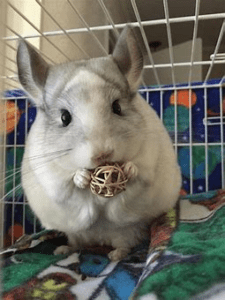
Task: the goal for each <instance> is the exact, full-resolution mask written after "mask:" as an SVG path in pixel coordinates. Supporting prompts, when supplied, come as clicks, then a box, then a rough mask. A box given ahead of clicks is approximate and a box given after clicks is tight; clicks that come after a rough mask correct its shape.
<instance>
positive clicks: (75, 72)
mask: <svg viewBox="0 0 225 300" xmlns="http://www.w3.org/2000/svg"><path fill="white" fill-rule="evenodd" d="M17 64H18V75H19V80H20V82H21V84H22V86H23V88H24V89H25V90H26V91H27V93H28V94H29V96H30V97H31V99H33V101H34V103H35V105H36V106H37V109H38V114H37V119H36V121H35V122H38V126H35V127H36V130H35V134H37V130H38V129H37V128H40V132H41V134H37V137H35V139H34V140H35V142H36V143H37V146H38V147H39V148H41V147H42V145H43V148H44V149H45V150H44V151H45V152H48V151H49V152H51V153H52V152H54V151H63V150H65V151H66V153H67V155H66V156H65V157H64V159H65V160H64V161H63V160H62V159H61V160H60V162H59V163H60V164H65V165H64V167H65V168H69V169H70V168H78V167H79V168H87V169H92V168H95V167H96V166H98V165H102V164H104V163H106V162H124V161H127V160H132V159H134V157H135V156H137V155H138V152H139V150H140V147H141V143H142V141H143V137H142V134H141V132H142V130H141V129H142V127H143V125H144V124H143V118H142V116H141V114H140V113H139V111H138V97H137V89H138V86H139V83H140V79H141V73H142V69H143V55H142V52H141V49H140V47H139V44H138V42H137V40H136V38H135V34H134V33H133V29H131V28H130V27H126V28H125V29H124V30H123V31H122V34H121V35H120V37H119V40H118V42H117V44H116V46H115V50H114V52H113V54H112V55H110V56H108V57H103V58H94V59H90V60H83V61H72V62H67V63H64V64H61V65H56V66H50V65H48V64H47V63H46V61H45V60H44V59H43V58H42V57H41V56H40V55H39V54H38V53H37V52H36V50H35V49H34V48H33V47H32V46H31V45H29V44H28V43H26V42H24V41H21V42H20V44H19V48H18V53H17ZM36 125H37V124H36ZM30 134H34V133H33V132H32V130H31V133H30Z"/></svg>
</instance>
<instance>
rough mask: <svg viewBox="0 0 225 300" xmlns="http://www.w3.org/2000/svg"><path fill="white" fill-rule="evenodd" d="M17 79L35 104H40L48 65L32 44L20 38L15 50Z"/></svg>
mask: <svg viewBox="0 0 225 300" xmlns="http://www.w3.org/2000/svg"><path fill="white" fill-rule="evenodd" d="M17 66H18V76H19V81H20V83H21V84H22V86H23V88H24V89H25V91H27V92H28V94H29V95H30V96H31V97H32V99H33V100H34V102H35V104H36V105H37V106H40V105H41V102H42V99H43V89H44V86H45V82H46V79H47V75H48V69H49V65H48V64H47V63H46V61H45V60H44V59H43V58H42V57H41V56H40V55H39V54H38V53H37V51H36V50H35V49H34V47H33V46H31V45H30V44H28V43H27V42H25V41H24V40H21V41H20V42H19V46H18V51H17Z"/></svg>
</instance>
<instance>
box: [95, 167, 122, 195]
mask: <svg viewBox="0 0 225 300" xmlns="http://www.w3.org/2000/svg"><path fill="white" fill-rule="evenodd" d="M127 180H128V179H127V178H126V176H125V174H124V172H123V165H122V166H121V165H119V164H118V163H115V164H107V165H105V166H99V167H97V168H96V169H95V170H94V172H93V173H92V174H91V183H90V188H91V191H92V193H93V194H95V195H99V196H102V197H105V198H110V197H113V196H115V195H117V194H119V193H121V192H122V191H124V190H125V189H126V182H127Z"/></svg>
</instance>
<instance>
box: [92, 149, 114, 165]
mask: <svg viewBox="0 0 225 300" xmlns="http://www.w3.org/2000/svg"><path fill="white" fill-rule="evenodd" d="M113 152H114V151H113V150H109V151H105V152H104V151H101V152H99V153H98V154H97V155H94V156H93V157H92V162H93V163H94V164H96V165H97V166H98V165H103V164H105V163H107V162H108V163H109V162H110V160H111V159H112V157H113Z"/></svg>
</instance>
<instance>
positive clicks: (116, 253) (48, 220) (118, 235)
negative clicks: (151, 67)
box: [17, 27, 181, 260]
mask: <svg viewBox="0 0 225 300" xmlns="http://www.w3.org/2000/svg"><path fill="white" fill-rule="evenodd" d="M139 48H140V47H139V44H138V42H137V40H136V39H135V34H134V32H133V29H132V28H130V27H126V28H125V29H124V30H123V32H122V34H121V36H120V38H119V40H118V42H117V44H116V46H115V50H114V52H113V54H112V55H110V56H108V57H103V58H94V59H90V60H82V61H72V62H68V63H64V64H60V65H56V66H49V65H48V64H47V63H46V62H45V61H44V60H43V58H41V57H40V55H39V54H38V53H37V52H36V51H35V49H34V48H33V47H32V46H31V45H29V44H28V43H26V42H24V41H21V42H20V44H19V48H18V54H17V63H18V74H19V80H20V82H21V84H22V85H23V87H24V89H25V90H26V91H27V92H28V94H29V95H30V97H31V99H33V101H34V103H35V104H36V106H37V109H38V111H37V116H36V120H35V122H34V124H33V126H32V128H31V130H30V133H29V135H28V139H27V143H26V149H25V154H24V158H23V165H22V185H23V188H24V191H25V194H26V196H27V199H28V201H29V204H30V206H31V208H32V209H33V211H34V212H35V214H36V215H37V217H38V218H39V219H40V221H41V223H42V225H43V226H44V227H45V228H47V229H56V230H59V231H63V232H65V233H66V234H67V236H68V239H69V242H70V245H71V246H72V248H73V249H80V248H82V247H84V246H85V245H93V244H100V245H102V244H106V245H111V246H112V247H113V248H114V250H113V251H111V252H110V253H109V257H110V259H112V260H120V259H122V258H123V257H125V256H126V255H127V254H128V253H129V251H130V249H131V248H132V247H134V246H135V245H137V244H138V243H139V242H140V241H141V240H143V239H144V238H145V237H146V228H147V226H148V224H149V222H151V220H152V219H153V218H155V217H157V216H159V215H160V214H162V213H164V212H166V211H168V210H169V209H170V208H171V207H173V206H174V205H175V203H176V201H177V199H178V194H179V190H180V185H181V176H180V169H179V167H178V165H177V161H176V155H175V153H174V150H173V146H172V143H171V141H170V138H169V136H168V134H167V132H166V130H165V128H164V126H163V125H162V122H161V120H160V119H159V118H158V116H157V115H156V113H155V111H154V110H153V109H152V108H151V107H150V106H149V105H148V104H147V103H146V101H144V100H143V99H142V98H141V96H140V95H139V94H138V93H137V89H138V86H139V82H140V78H141V73H142V69H143V55H142V52H141V50H140V49H139ZM106 162H120V163H125V169H124V172H125V173H126V175H127V177H128V178H129V181H128V183H127V188H126V191H123V192H122V193H120V194H118V195H116V196H114V197H112V198H110V199H107V198H103V197H99V196H96V195H94V194H92V192H91V191H90V188H89V183H90V170H92V169H94V168H96V167H97V166H98V165H103V164H104V163H106ZM68 248H69V247H65V246H64V247H63V246H61V247H59V248H58V249H57V250H56V254H57V253H63V252H66V251H68Z"/></svg>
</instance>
